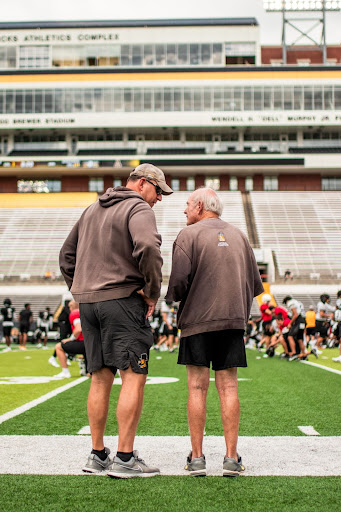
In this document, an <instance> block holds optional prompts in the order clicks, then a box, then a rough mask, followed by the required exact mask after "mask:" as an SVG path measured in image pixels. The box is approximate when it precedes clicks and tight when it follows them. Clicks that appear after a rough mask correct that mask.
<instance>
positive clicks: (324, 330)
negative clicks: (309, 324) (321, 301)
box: [316, 320, 329, 338]
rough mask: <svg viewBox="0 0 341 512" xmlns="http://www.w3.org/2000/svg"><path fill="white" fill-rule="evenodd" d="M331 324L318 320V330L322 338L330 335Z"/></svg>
mask: <svg viewBox="0 0 341 512" xmlns="http://www.w3.org/2000/svg"><path fill="white" fill-rule="evenodd" d="M328 331H329V324H328V323H325V322H323V321H322V320H316V332H318V333H319V335H320V336H321V338H326V337H327V336H328Z"/></svg>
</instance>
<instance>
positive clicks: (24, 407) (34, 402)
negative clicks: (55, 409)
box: [0, 377, 88, 424]
mask: <svg viewBox="0 0 341 512" xmlns="http://www.w3.org/2000/svg"><path fill="white" fill-rule="evenodd" d="M86 380H88V377H80V378H79V379H77V380H74V381H73V382H69V383H68V384H65V386H61V387H59V388H56V389H54V390H53V391H50V392H49V393H46V394H45V395H42V396H40V397H39V398H36V399H35V400H31V402H27V404H24V405H21V406H20V407H17V408H16V409H13V410H12V411H8V412H6V413H5V414H2V415H1V416H0V424H1V423H3V422H4V421H7V420H9V419H11V418H15V416H19V414H22V413H23V412H26V411H29V410H30V409H32V408H33V407H36V405H39V404H42V403H44V402H46V401H47V400H49V399H50V398H53V397H55V396H57V395H59V394H60V393H63V392H64V391H67V390H68V389H70V388H73V387H74V386H78V384H81V383H82V382H84V381H86Z"/></svg>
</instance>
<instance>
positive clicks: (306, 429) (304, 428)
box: [297, 425, 320, 436]
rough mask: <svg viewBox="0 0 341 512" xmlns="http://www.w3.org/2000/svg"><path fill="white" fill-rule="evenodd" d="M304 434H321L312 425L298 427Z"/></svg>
mask: <svg viewBox="0 0 341 512" xmlns="http://www.w3.org/2000/svg"><path fill="white" fill-rule="evenodd" d="M297 428H298V429H299V430H300V431H301V432H303V434H305V435H306V436H319V435H320V434H319V432H317V431H316V430H315V429H314V427H313V426H312V425H306V426H301V427H297Z"/></svg>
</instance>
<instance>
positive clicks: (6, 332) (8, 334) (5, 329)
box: [2, 325, 13, 336]
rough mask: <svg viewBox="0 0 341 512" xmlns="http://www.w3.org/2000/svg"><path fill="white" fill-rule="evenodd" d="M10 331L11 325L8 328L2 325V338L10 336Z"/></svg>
mask: <svg viewBox="0 0 341 512" xmlns="http://www.w3.org/2000/svg"><path fill="white" fill-rule="evenodd" d="M12 329H13V325H12V326H10V325H3V326H2V330H3V333H4V336H10V335H11V332H12Z"/></svg>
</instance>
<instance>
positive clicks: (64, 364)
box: [55, 343, 67, 368]
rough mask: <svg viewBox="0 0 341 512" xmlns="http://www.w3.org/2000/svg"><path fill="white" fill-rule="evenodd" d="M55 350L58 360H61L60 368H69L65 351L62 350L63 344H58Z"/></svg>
mask: <svg viewBox="0 0 341 512" xmlns="http://www.w3.org/2000/svg"><path fill="white" fill-rule="evenodd" d="M55 350H56V353H57V358H58V359H59V362H60V366H61V367H62V368H67V357H66V354H65V352H64V350H63V349H62V345H61V343H57V345H56V346H55Z"/></svg>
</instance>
